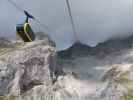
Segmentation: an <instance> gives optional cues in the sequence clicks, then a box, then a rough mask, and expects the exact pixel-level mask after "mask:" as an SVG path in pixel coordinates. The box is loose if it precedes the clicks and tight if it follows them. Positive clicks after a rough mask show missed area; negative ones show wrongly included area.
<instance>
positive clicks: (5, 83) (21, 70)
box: [0, 40, 61, 100]
mask: <svg viewBox="0 0 133 100" xmlns="http://www.w3.org/2000/svg"><path fill="white" fill-rule="evenodd" d="M60 72H61V68H59V67H58V66H57V64H56V52H55V47H53V45H52V44H51V43H49V41H48V40H47V41H45V40H40V41H35V42H32V43H18V44H14V48H7V49H5V50H3V51H1V53H0V95H1V96H7V95H11V96H19V95H21V94H23V93H25V92H27V91H29V90H30V89H32V88H34V87H36V86H41V85H43V86H49V85H50V84H52V83H53V82H54V81H55V80H56V78H57V76H58V74H59V73H60ZM36 100H37V99H36Z"/></svg>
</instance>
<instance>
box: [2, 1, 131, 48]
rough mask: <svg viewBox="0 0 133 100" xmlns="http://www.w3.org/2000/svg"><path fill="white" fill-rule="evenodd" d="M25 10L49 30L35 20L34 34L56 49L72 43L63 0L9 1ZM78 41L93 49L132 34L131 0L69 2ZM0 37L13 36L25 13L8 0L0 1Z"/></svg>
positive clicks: (68, 18) (71, 32) (32, 22)
mask: <svg viewBox="0 0 133 100" xmlns="http://www.w3.org/2000/svg"><path fill="white" fill-rule="evenodd" d="M12 1H14V2H16V4H17V5H19V6H20V7H21V8H23V9H26V10H28V11H29V12H30V13H31V14H32V15H34V16H35V17H36V18H37V19H38V20H39V21H40V22H41V23H42V24H45V25H47V26H48V27H49V30H48V29H46V28H44V27H42V26H41V25H40V24H38V23H37V22H36V21H33V20H31V21H30V24H31V26H32V28H33V30H34V31H35V32H38V31H43V32H45V33H46V34H48V35H49V36H50V37H51V38H52V39H53V40H54V41H55V42H56V45H57V50H63V49H66V48H69V47H70V46H71V45H72V44H73V43H74V40H75V37H74V35H73V31H72V28H71V23H70V17H69V15H68V11H67V7H66V2H65V0H12ZM69 1H70V5H71V10H72V15H73V18H74V23H75V26H76V32H77V34H78V39H79V41H81V42H82V43H84V44H87V45H89V46H96V45H97V44H98V43H100V42H104V41H106V40H108V39H110V38H116V37H125V36H129V35H133V1H132V0H69ZM0 12H1V14H0V36H9V37H10V36H15V35H16V32H15V25H16V24H18V23H20V22H21V21H22V19H23V18H24V14H23V13H22V12H20V11H19V10H17V9H16V8H15V7H14V6H13V5H11V4H10V3H9V2H8V1H7V0H0Z"/></svg>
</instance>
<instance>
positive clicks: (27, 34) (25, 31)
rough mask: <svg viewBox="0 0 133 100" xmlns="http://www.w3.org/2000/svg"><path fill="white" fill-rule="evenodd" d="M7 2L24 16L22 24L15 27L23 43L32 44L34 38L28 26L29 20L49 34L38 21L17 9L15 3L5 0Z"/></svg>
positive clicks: (45, 27)
mask: <svg viewBox="0 0 133 100" xmlns="http://www.w3.org/2000/svg"><path fill="white" fill-rule="evenodd" d="M7 1H8V2H9V3H10V4H12V5H13V6H14V7H15V8H16V9H18V10H19V11H20V12H22V13H24V14H25V16H26V19H25V21H24V23H21V24H17V25H16V33H17V35H18V36H19V37H20V38H21V39H22V40H23V41H24V42H32V41H34V40H35V37H36V36H35V33H34V31H33V30H32V28H31V26H30V24H29V19H33V20H35V21H36V22H37V23H39V24H40V26H41V27H43V28H44V29H47V31H49V32H50V29H49V28H48V27H47V26H46V25H44V24H42V23H41V22H40V21H39V20H38V19H36V18H35V17H34V16H32V15H31V14H29V13H28V12H27V11H26V10H24V9H22V8H21V7H19V6H18V5H17V4H16V3H15V2H13V1H12V0H7Z"/></svg>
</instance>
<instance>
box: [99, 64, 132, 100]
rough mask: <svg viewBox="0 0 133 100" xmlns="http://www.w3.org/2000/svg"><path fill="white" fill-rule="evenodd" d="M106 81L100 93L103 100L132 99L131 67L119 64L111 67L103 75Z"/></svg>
mask: <svg viewBox="0 0 133 100" xmlns="http://www.w3.org/2000/svg"><path fill="white" fill-rule="evenodd" d="M103 80H104V81H106V85H105V86H104V89H103V90H102V91H101V98H102V99H103V100H132V99H133V65H132V64H120V65H114V66H112V67H111V68H110V69H109V70H108V71H107V72H106V74H105V75H104V77H103Z"/></svg>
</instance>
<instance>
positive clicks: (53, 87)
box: [0, 37, 133, 100]
mask: <svg viewBox="0 0 133 100" xmlns="http://www.w3.org/2000/svg"><path fill="white" fill-rule="evenodd" d="M3 43H4V45H5V46H1V47H0V100H132V99H133V94H132V92H133V88H132V87H133V82H132V81H133V80H132V76H133V74H132V73H133V70H132V68H133V67H132V66H133V60H132V59H133V55H132V54H133V46H132V44H133V39H132V38H127V39H124V40H121V39H120V40H110V41H107V42H106V43H101V44H100V45H98V46H97V47H95V48H91V47H88V46H86V45H82V44H74V45H73V46H72V47H71V48H70V49H68V50H66V51H62V52H58V56H57V52H56V49H55V44H54V43H53V42H52V41H51V40H50V39H49V38H48V37H47V38H45V39H43V40H37V41H35V42H32V43H22V42H9V41H6V42H5V40H2V42H0V44H3ZM82 50H83V51H82Z"/></svg>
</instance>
